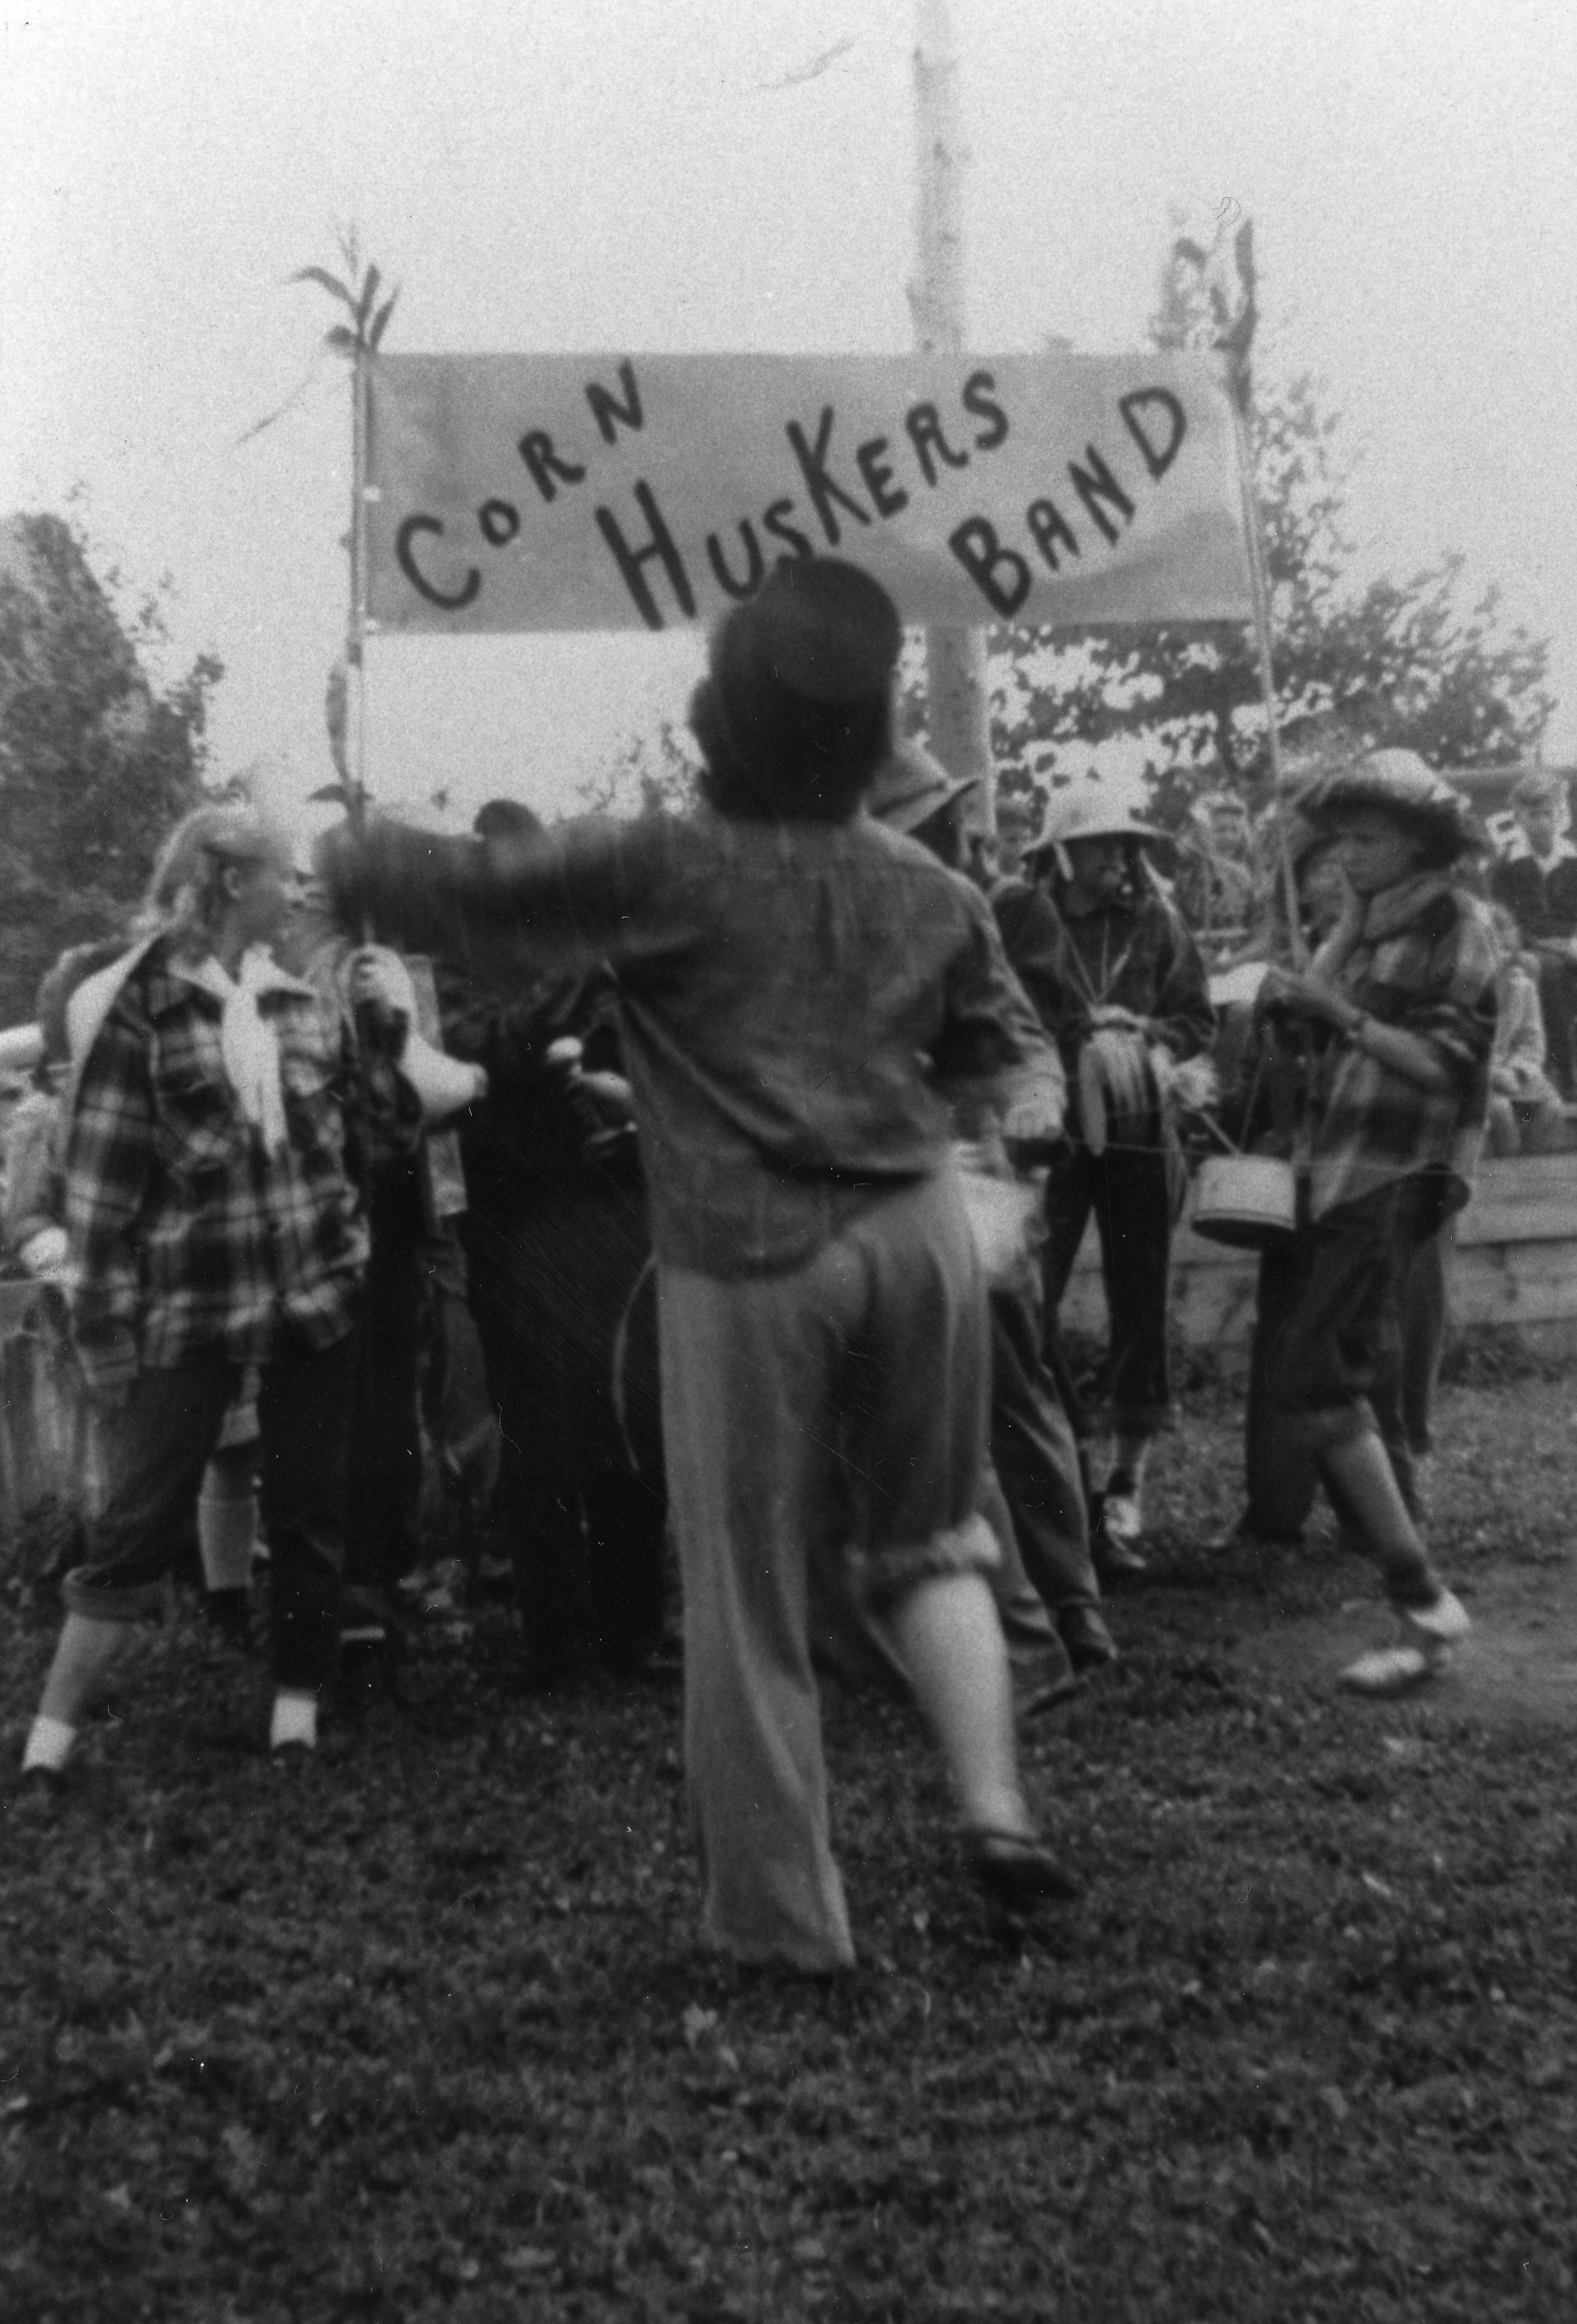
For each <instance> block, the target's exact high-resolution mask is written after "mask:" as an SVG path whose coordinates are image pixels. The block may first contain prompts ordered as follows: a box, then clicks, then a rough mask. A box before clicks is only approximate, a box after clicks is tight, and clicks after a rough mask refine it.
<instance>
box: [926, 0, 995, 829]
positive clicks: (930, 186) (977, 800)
mask: <svg viewBox="0 0 1577 2324" xmlns="http://www.w3.org/2000/svg"><path fill="white" fill-rule="evenodd" d="M915 130H916V137H917V141H918V164H919V167H918V212H917V222H916V223H917V232H916V243H917V259H918V271H917V274H916V278H915V281H913V283H911V285H910V286H909V309H910V312H911V314H912V316H913V318H914V327H915V345H916V346H917V347H918V349H919V350H920V352H921V353H922V354H926V355H930V354H938V355H940V354H946V355H961V354H962V353H963V352H964V201H963V191H964V188H963V180H964V161H965V159H966V158H967V157H966V155H965V153H964V143H963V138H962V134H961V126H960V114H959V103H958V57H957V51H956V50H955V48H954V41H953V25H952V21H951V18H950V15H949V13H948V7H947V0H918V7H917V12H916V28H915ZM926 692H927V705H928V724H929V730H930V733H929V740H930V747H931V749H932V750H933V751H934V752H936V756H937V758H938V759H940V760H941V761H942V764H943V765H944V766H945V768H946V769H947V770H948V772H949V773H950V774H953V775H958V776H964V775H972V776H973V778H974V779H975V781H976V783H977V785H978V786H979V788H977V789H976V790H974V791H973V792H972V793H971V794H970V797H969V798H968V800H967V801H966V802H965V804H966V807H967V809H968V811H969V821H970V822H971V824H972V825H976V826H978V827H980V828H982V829H984V830H986V831H994V830H995V828H996V785H995V781H994V779H993V771H994V770H993V768H992V763H991V711H990V702H989V696H988V693H987V687H986V652H985V632H984V631H983V630H981V629H973V628H954V627H952V626H951V625H949V626H946V627H943V626H940V625H935V626H933V627H931V628H929V629H927V632H926Z"/></svg>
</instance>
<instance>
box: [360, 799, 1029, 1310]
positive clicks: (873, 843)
mask: <svg viewBox="0 0 1577 2324" xmlns="http://www.w3.org/2000/svg"><path fill="white" fill-rule="evenodd" d="M343 884H344V885H345V887H346V890H347V893H346V895H345V896H342V898H341V904H342V907H344V906H347V905H348V903H349V901H350V896H351V894H352V893H353V892H354V893H355V894H356V895H359V896H361V897H362V898H364V899H365V900H366V901H367V902H369V903H370V904H371V905H372V906H373V908H374V911H375V912H376V913H377V914H378V915H379V916H380V918H384V919H386V920H387V921H388V922H389V923H390V924H391V925H392V927H395V928H397V929H398V930H399V932H400V933H401V936H403V937H404V938H405V939H406V940H407V941H408V942H410V943H412V944H415V945H420V947H421V948H422V949H424V950H427V951H430V952H434V953H437V954H447V957H448V958H449V959H450V960H451V961H453V962H456V963H457V964H462V965H473V964H474V965H475V966H476V967H478V968H480V969H482V970H483V971H484V973H493V974H494V975H497V976H501V977H503V978H506V979H518V978H519V977H520V976H521V973H522V969H525V968H529V967H530V965H532V964H537V965H543V964H551V963H554V962H556V961H557V962H560V963H565V964H572V963H578V964H581V965H584V966H591V965H593V964H595V963H596V962H598V961H604V960H605V961H606V962H608V963H609V964H611V966H612V968H613V973H614V975H615V977H616V979H617V982H618V994H619V1012H620V1023H621V1031H622V1042H623V1051H624V1060H625V1071H626V1072H627V1073H628V1074H629V1076H630V1080H631V1084H632V1088H633V1091H634V1098H635V1112H636V1119H637V1121H638V1122H639V1124H640V1129H641V1157H642V1160H643V1162H644V1165H645V1169H646V1178H647V1185H648V1187H649V1190H650V1199H651V1215H652V1237H653V1240H654V1242H655V1245H656V1248H657V1252H658V1256H659V1259H662V1260H663V1262H664V1263H665V1264H666V1265H669V1266H673V1267H682V1268H695V1269H696V1270H697V1271H699V1272H700V1273H703V1274H707V1275H713V1276H718V1277H724V1278H729V1277H741V1276H749V1275H761V1274H770V1273H774V1272H776V1271H778V1270H779V1269H780V1268H789V1267H798V1266H802V1265H804V1264H805V1263H807V1261H808V1260H809V1259H811V1258H812V1257H814V1255H815V1254H816V1251H817V1250H820V1249H821V1247H822V1246H823V1244H824V1243H825V1242H826V1241H827V1240H829V1239H830V1238H831V1237H832V1236H833V1235H834V1234H835V1233H837V1232H838V1231H840V1229H841V1228H842V1227H843V1226H844V1224H845V1223H846V1222H849V1221H850V1220H851V1219H853V1217H855V1216H856V1215H858V1214H859V1213H860V1212H862V1210H864V1209H866V1208H868V1207H869V1205H870V1204H871V1202H872V1200H874V1199H875V1198H876V1197H877V1196H879V1195H880V1194H881V1191H882V1190H883V1189H884V1188H886V1189H890V1188H891V1187H893V1186H894V1185H901V1184H903V1183H904V1182H905V1181H911V1180H913V1179H915V1178H918V1177H923V1176H927V1175H929V1174H930V1173H932V1172H935V1171H936V1170H939V1169H941V1168H943V1167H945V1165H946V1162H947V1157H948V1155H949V1152H950V1149H951V1146H952V1142H953V1137H954V1122H953V1112H952V1108H953V1106H954V1104H955V1103H959V1104H964V1105H972V1104H978V1103H982V1102H992V1101H994V1100H1002V1101H1008V1100H1010V1099H1012V1098H1014V1097H1016V1096H1019V1095H1028V1094H1030V1093H1036V1094H1037V1095H1039V1096H1040V1097H1041V1098H1042V1100H1043V1101H1044V1102H1046V1103H1047V1105H1049V1106H1051V1107H1053V1108H1054V1109H1056V1108H1060V1103H1061V1097H1062V1074H1061V1071H1060V1068H1059V1066H1058V1065H1057V1061H1056V1056H1055V1054H1054V1053H1053V1051H1052V1050H1051V1048H1050V1047H1049V1045H1048V1044H1047V1041H1046V1039H1045V1037H1044V1036H1043V1035H1042V1033H1041V1031H1040V1028H1039V1027H1038V1026H1037V1023H1036V1021H1035V1019H1034V1014H1033V1011H1032V1010H1030V1009H1029V1008H1028V1006H1027V1004H1026V1003H1025V1001H1024V998H1023V995H1022V993H1021V992H1020V991H1019V988H1018V985H1017V984H1016V982H1015V981H1014V979H1013V977H1012V975H1011V973H1010V970H1009V968H1008V964H1007V962H1006V961H1005V959H1004V958H1003V956H1002V947H1001V942H1000V940H999V938H998V936H997V931H996V928H995V926H994V925H993V923H992V920H991V911H990V909H989V908H988V906H987V904H986V901H985V899H984V898H983V897H982V895H981V894H980V893H979V891H978V890H976V889H974V888H973V887H971V885H970V884H969V882H968V881H965V880H962V879H960V878H959V877H958V876H957V875H956V874H955V873H954V872H952V871H946V870H945V869H944V868H943V866H942V865H941V864H940V863H938V862H936V858H935V857H934V856H933V855H931V854H930V853H928V852H927V850H926V849H925V848H924V847H921V846H920V845H919V844H918V843H917V842H915V841H914V840H911V839H906V838H902V837H900V836H899V835H898V834H897V833H896V832H892V831H890V830H888V829H887V828H886V827H885V826H884V825H881V824H878V823H876V822H874V821H872V820H871V817H870V816H865V815H857V816H853V818H852V819H851V820H850V821H849V822H847V823H838V824H829V823H808V822H805V823H755V822H745V821H737V820H734V819H733V818H732V817H725V816H718V815H715V814H714V813H713V812H712V811H711V810H710V809H706V808H703V809H700V810H698V811H697V812H696V814H694V815H691V816H647V817H644V818H642V819H641V820H640V821H637V822H633V823H608V822H603V821H600V820H597V819H595V818H587V819H583V820H581V821H578V822H574V823H569V824H565V825H561V826H560V827H559V829H558V830H557V831H555V832H553V833H551V834H549V836H548V837H547V838H545V839H542V840H539V841H535V842H532V843H530V844H522V845H521V847H520V848H519V849H518V850H515V851H512V853H509V854H507V855H506V854H505V853H504V852H503V850H498V851H495V852H493V853H489V851H488V850H486V849H484V847H483V846H481V845H480V844H478V843H477V842H475V841H473V840H444V839H437V838H433V837H430V836H429V835H427V834H426V833H422V832H415V831H401V829H400V828H399V827H398V826H396V825H379V826H375V827H374V830H373V831H372V832H371V833H369V835H368V837H367V840H366V843H365V846H364V851H363V852H362V853H361V855H360V857H359V859H356V860H355V862H354V863H353V865H352V866H351V867H350V869H349V871H348V876H347V877H346V878H345V880H344V883H343Z"/></svg>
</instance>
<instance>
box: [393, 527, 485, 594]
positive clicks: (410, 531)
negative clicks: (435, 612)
mask: <svg viewBox="0 0 1577 2324" xmlns="http://www.w3.org/2000/svg"><path fill="white" fill-rule="evenodd" d="M443 530H444V528H443V526H442V524H441V523H440V522H439V521H438V518H437V517H436V516H408V517H407V518H406V520H405V521H404V523H403V524H402V525H401V528H400V530H399V531H398V532H397V533H396V534H395V536H394V554H395V556H396V557H397V558H399V560H400V570H401V573H403V574H404V576H405V577H406V579H407V580H408V581H409V582H410V586H411V587H412V588H413V589H414V590H415V591H416V592H417V594H418V595H420V596H423V597H425V598H426V599H427V602H428V604H429V605H441V606H442V607H443V608H444V611H445V612H446V613H459V612H460V610H461V608H462V607H463V606H466V605H468V604H470V603H471V601H472V599H473V598H474V597H475V595H476V593H477V591H478V590H479V589H480V588H481V586H482V576H481V574H480V573H479V572H478V570H477V568H476V567H475V565H473V566H472V567H470V568H469V570H468V571H467V573H466V578H465V580H464V581H463V582H462V583H461V584H460V586H459V587H458V588H457V589H456V590H454V591H453V592H446V591H444V590H442V589H438V588H435V587H434V586H433V584H432V583H431V582H430V581H429V579H428V577H427V576H426V574H425V573H423V571H422V570H421V567H420V566H419V565H418V563H417V561H416V557H415V553H414V551H413V550H412V549H411V546H410V544H411V542H412V541H413V540H414V539H415V538H416V536H417V534H418V533H419V532H436V533H438V535H439V536H440V538H441V537H442V534H443Z"/></svg>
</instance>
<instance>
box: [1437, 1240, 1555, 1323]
mask: <svg viewBox="0 0 1577 2324" xmlns="http://www.w3.org/2000/svg"><path fill="white" fill-rule="evenodd" d="M1451 1305H1452V1315H1453V1317H1454V1318H1455V1320H1456V1322H1457V1323H1458V1324H1459V1325H1461V1326H1462V1328H1463V1329H1464V1330H1471V1329H1473V1328H1474V1327H1475V1326H1478V1325H1482V1324H1486V1323H1496V1324H1513V1325H1515V1324H1520V1323H1554V1322H1558V1321H1559V1320H1561V1319H1562V1318H1563V1317H1568V1316H1577V1240H1572V1241H1569V1242H1565V1243H1538V1244H1532V1245H1530V1244H1527V1243H1502V1244H1499V1245H1495V1244H1477V1245H1472V1246H1470V1247H1469V1248H1468V1249H1467V1250H1459V1251H1458V1253H1457V1256H1456V1263H1455V1265H1454V1267H1453V1268H1452V1275H1451Z"/></svg>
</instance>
